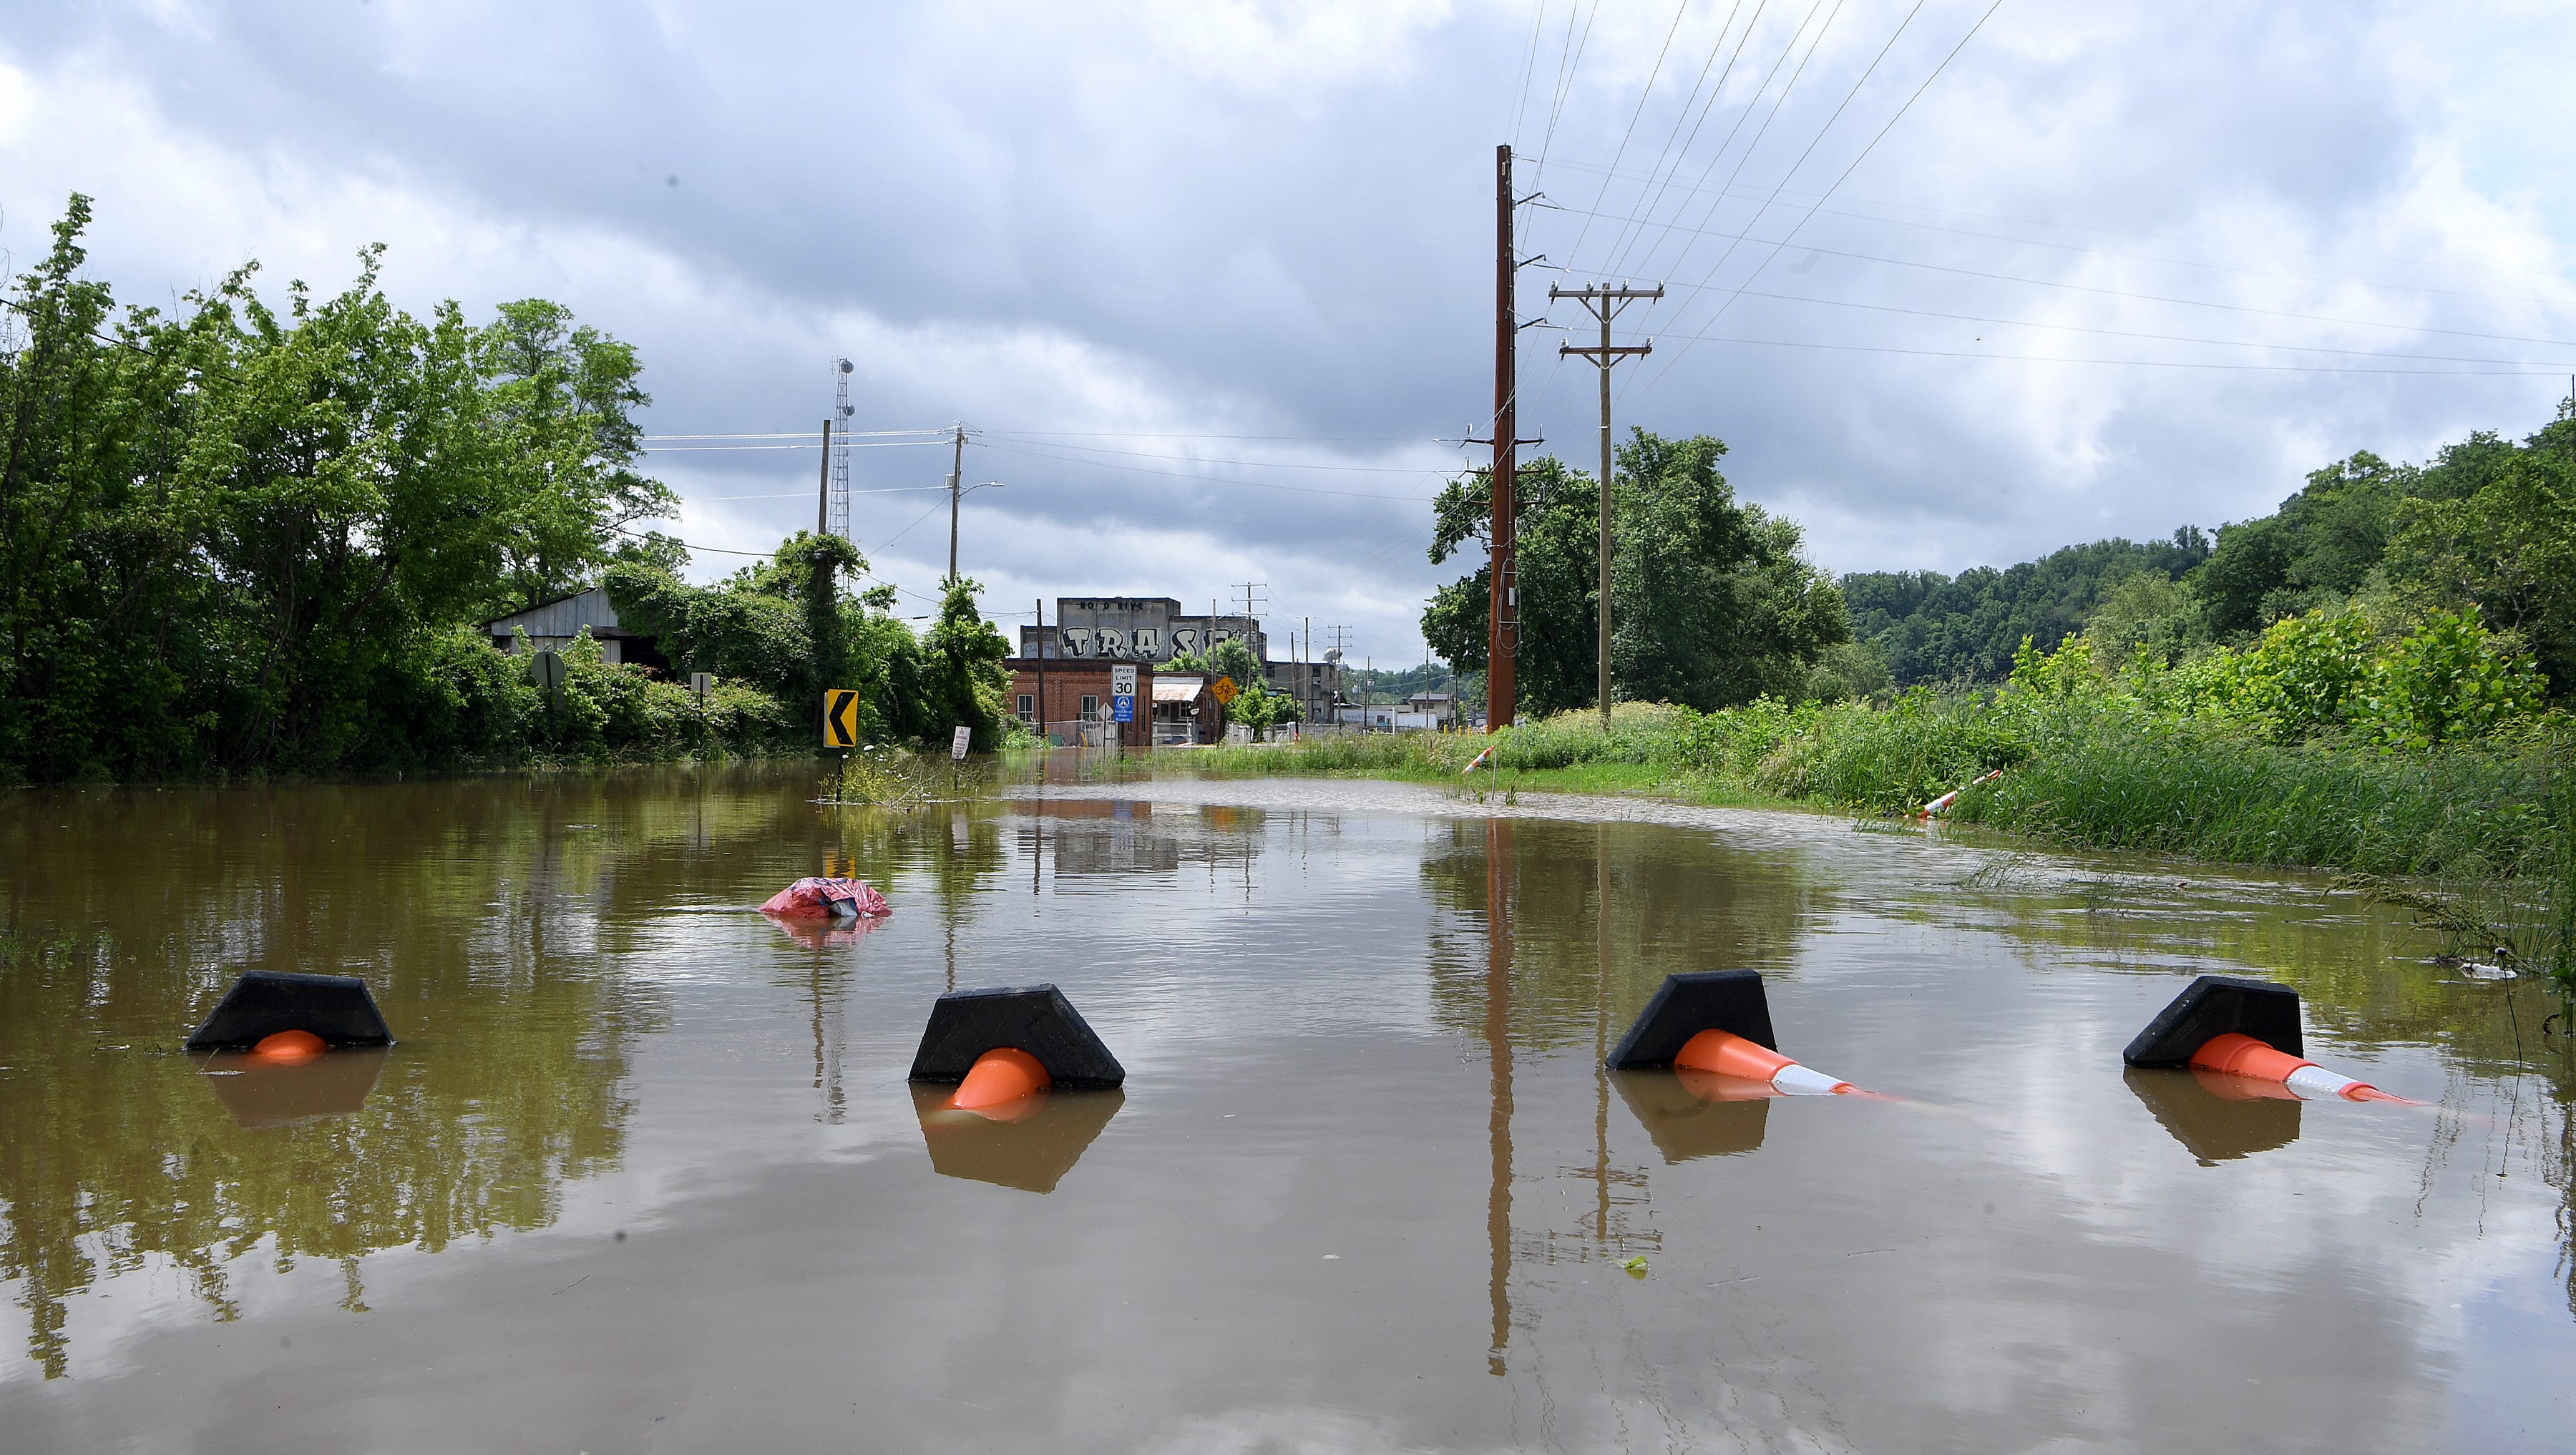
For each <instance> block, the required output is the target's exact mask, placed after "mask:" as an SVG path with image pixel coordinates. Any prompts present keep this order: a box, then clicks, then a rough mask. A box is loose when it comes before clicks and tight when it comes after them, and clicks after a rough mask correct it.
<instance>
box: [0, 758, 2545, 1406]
mask: <svg viewBox="0 0 2576 1455" xmlns="http://www.w3.org/2000/svg"><path fill="white" fill-rule="evenodd" d="M1047 776H1048V777H1049V778H1050V779H1051V780H1053V781H1048V782H1043V783H1039V782H1017V783H1004V784H1000V785H997V786H995V787H993V788H992V789H991V790H990V791H989V792H987V793H986V794H985V795H984V796H981V797H978V798H976V799H974V800H972V801H968V802H961V803H958V804H953V805H946V806H934V807H930V808H923V809H915V810H910V811H880V810H871V809H841V808H825V807H817V806H815V805H813V804H811V803H809V802H808V801H807V800H808V799H809V798H810V797H811V796H812V780H813V770H812V769H811V768H810V767H809V766H805V765H795V764H785V765H760V766H743V767H727V768H705V769H694V770H693V769H660V770H641V771H630V772H619V773H613V774H602V775H598V776H549V777H537V778H519V777H493V778H477V779H466V780H449V781H441V782H431V783H392V784H372V785H342V786H297V787H268V788H225V789H202V790H187V791H158V792H156V791H149V790H136V791H123V790H92V791H76V790H62V791H21V792H15V793H9V794H5V795H0V928H5V930H6V933H7V936H8V939H7V942H6V951H7V954H8V956H9V960H8V961H7V962H6V963H5V964H0V1214H5V1219H4V1220H0V1310H5V1311H0V1450H6V1451H9V1452H13V1455H14V1452H22V1451H56V1450H62V1451H70V1450H84V1451H86V1450H151V1451H159V1450H208V1451H232V1450H385V1451H412V1450H420V1451H430V1450H542V1451H565V1452H572V1451H591V1452H600V1455H607V1452H617V1451H662V1450H712V1449H728V1450H730V1449H742V1450H822V1449H833V1450H866V1451H879V1450H882V1451H916V1450H917V1451H960V1450H991V1449H1009V1448H1017V1449H1032V1450H1035V1449H1043V1450H1047V1451H1132V1450H1150V1451H1254V1450H1260V1451H1308V1450H1314V1451H1324V1450H1333V1451H1343V1450H1362V1451H1373V1450H1387V1451H1394V1450H1406V1451H1411V1450H1469V1451H1479V1450H1549V1451H1594V1450H1655V1451H1665V1450H1711V1451H1739V1450H1742V1451H1757V1450H1781V1451H1791V1450H1794V1451H1804V1452H1836V1451H1869V1452H1882V1451H1883V1452H1924V1451H1963V1452H1968V1451H1974V1452H1986V1451H2077V1450H2166V1449H2181V1450H2200V1449H2227V1448H2244V1449H2263V1450H2320V1451H2325V1450H2331V1451H2337V1452H2360V1451H2383V1450H2384V1451H2419V1450H2457V1451H2511V1450H2564V1449H2567V1448H2569V1447H2570V1445H2571V1444H2576V1386H2571V1382H2570V1380H2569V1378H2568V1375H2569V1372H2570V1371H2571V1370H2576V1318H2571V1313H2570V1266H2569V1244H2570V1217H2569V1207H2570V1202H2569V1171H2570V1168H2569V1161H2570V1155H2569V1154H2570V1147H2571V1143H2570V1140H2569V1138H2570V1132H2569V1120H2568V1106H2569V1099H2570V1083H2571V1077H2570V1073H2569V1066H2570V1061H2569V1057H2568V1052H2567V1047H2568V1040H2567V1037H2566V1036H2565V1035H2563V1034H2558V1035H2555V1036H2554V1037H2545V1036H2544V1028H2543V1024H2542V1023H2543V1020H2544V1018H2545V1017H2546V1016H2547V1015H2548V1013H2549V1009H2550V1007H2549V1004H2548V1002H2547V1000H2546V998H2545V997H2544V996H2543V995H2541V994H2540V993H2539V991H2538V990H2537V988H2535V987H2533V986H2531V985H2529V984H2528V983H2526V982H2510V981H2509V982H2501V983H2481V982H2477V981H2472V980H2467V979H2464V978H2462V977H2461V976H2459V975H2458V974H2457V973H2456V972H2448V971H2443V970H2440V969H2437V968H2434V967H2432V966H2430V965H2428V964H2426V963H2425V961H2424V959H2423V956H2425V955H2426V954H2428V953H2429V952H2430V951H2431V950H2432V949H2433V948H2434V947H2433V946H2432V945H2431V944H2430V943H2429V942H2427V941H2426V940H2424V939H2423V938H2422V936H2421V935H2420V933H2419V932H2417V931H2414V930H2412V929H2411V928H2409V927H2408V926H2407V925H2406V924H2405V923H2404V922H2403V921H2402V919H2401V918H2400V917H2398V916H2395V915H2392V914H2390V913H2388V912H2386V911H2379V910H2371V909H2367V908H2364V907H2362V906H2360V905H2358V904H2357V903H2356V902H2355V901H2354V900H2353V899H2352V898H2351V897H2350V896H2348V895H2339V894H2335V893H2333V892H2331V891H2330V890H2329V888H2328V886H2327V884H2326V882H2325V881H2324V880H2323V879H2321V878H2314V877H2299V876H2262V875H2251V874H2239V873H2218V874H2204V872H2203V871H2202V870H2200V869H2198V868H2196V867H2191V866H2177V865H2173V864H2164V863H2157V862H2152V861H2141V860H2108V859H2085V858H2074V857H2066V856H2055V855H2042V854H2024V853H2013V852H2010V851H2009V850H2007V849H2002V848H1997V847H1991V846H1989V847H1980V846H1977V845H1974V844H1968V843H1961V842H1953V841H1944V840H1941V839H1939V838H1934V837H1926V836H1924V835H1922V834H1920V833H1913V832H1902V831H1899V832H1889V831H1885V830H1884V829H1880V830H1878V831H1865V830H1863V829H1859V828H1856V827H1855V826H1854V825H1852V824H1850V823H1848V822H1846V821H1843V820H1840V819H1835V818H1830V817H1821V816H1805V815H1792V814H1768V813H1753V812H1739V811H1722V810H1693V809H1684V808H1676V807H1670V806H1662V805H1649V804H1643V803H1637V802H1629V801H1607V802H1588V801H1581V800H1542V799H1539V798H1535V797H1527V796H1525V797H1523V798H1522V799H1521V800H1520V801H1519V802H1518V803H1517V804H1516V805H1514V806H1511V807H1509V808H1505V807H1503V806H1501V805H1498V804H1497V805H1482V804H1479V803H1477V802H1476V801H1475V800H1474V799H1472V798H1471V797H1466V796H1462V795H1459V794H1455V793H1451V794H1443V793H1441V792H1439V791H1437V790H1428V789H1421V788H1414V787H1407V786H1403V785H1390V784H1378V783H1360V782H1341V781H1335V782H1307V781H1293V780H1260V781H1238V782H1214V781H1205V780H1198V779H1191V778H1179V777H1167V778H1165V779H1162V780H1160V781H1121V780H1120V779H1118V778H1117V777H1115V776H1095V775H1086V774H1085V773H1083V772H1080V771H1077V770H1076V769H1075V768H1074V766H1073V765H1072V763H1071V760H1070V758H1069V757H1068V756H1066V755H1059V762H1058V763H1056V764H1055V765H1053V766H1052V767H1051V769H1050V772H1049V774H1048V775H1047ZM827 871H837V872H845V873H846V872H855V873H858V874H860V875H864V876H866V877H868V878H870V879H872V880H874V881H875V882H877V883H878V884H879V885H880V886H881V887H883V888H884V889H885V891H886V892H887V894H888V896H889V897H890V898H891V899H892V901H893V903H894V905H895V912H894V914H893V916H892V918H891V919H890V920H888V921H886V922H885V923H884V925H883V927H882V928H879V929H876V930H875V931H873V932H870V933H864V934H853V933H844V934H838V935H830V936H805V937H799V936H797V935H793V934H790V933H788V932H787V931H785V930H782V929H781V928H780V927H779V926H778V925H776V924H773V923H771V922H770V921H768V920H766V919H764V918H762V917H761V916H759V915H758V914H756V913H752V912H751V909H750V907H751V906H752V905H754V904H756V903H758V902H759V901H760V900H761V899H762V898H764V897H766V896H767V895H769V894H770V893H772V892H773V891H775V890H776V889H777V888H779V887H780V886H782V885H783V884H784V883H786V882H787V881H788V880H790V879H792V878H794V877H796V876H799V875H803V874H812V873H818V872H827ZM259 966H265V967H270V968H276V969H286V970H304V971H327V972H341V973H350V974H357V975H363V976H365V977H366V978H367V980H368V981H369V982H370V983H371V984H372V985H373V986H374V988H375V993H376V995H377V997H378V998H379V1000H380V1002H381V1004H382V1006H383V1009H384V1012H385V1015H386V1017H387V1019H388V1020H389V1021H390V1022H391V1024H392V1026H393V1028H394V1032H395V1034H396V1036H397V1037H398V1038H399V1043H398V1044H397V1045H395V1046H394V1047H392V1048H391V1049H390V1050H386V1051H382V1052H377V1053H372V1054H367V1055H354V1054H351V1055H338V1054H335V1055H333V1056H330V1057H326V1058H324V1060H323V1061H322V1062H320V1063H317V1064H316V1065H314V1066H310V1067H302V1068H284V1069H282V1070H280V1069H247V1070H245V1069H243V1068H239V1067H228V1066H224V1065H220V1064H211V1063H201V1062H200V1061H199V1060H197V1059H195V1058H191V1057H189V1056H187V1055H184V1054H182V1053H180V1051H179V1050H178V1046H179V1043H180V1041H181V1040H182V1039H183V1038H184V1037H185V1035H186V1033H187V1031H188V1029H189V1028H190V1027H191V1026H192V1025H193V1023H194V1022H195V1020H196V1019H197V1018H198V1017H199V1016H201V1015H202V1014H203V1013H204V1012H205V1011H206V1010H207V1009H208V1008H209V1007H210V1006H211V1005H212V1003H213V1001H214V1000H215V999H216V998H217V997H218V996H219V995H220V994H221V992H222V990H223V988H224V987H225V986H226V985H227V984H228V983H229V982H230V980H231V978H232V977H233V976H234V975H235V974H236V973H238V972H239V971H241V970H243V969H246V968H251V967H259ZM1718 968H1752V969H1758V970H1760V971H1762V972H1763V973H1764V975H1765V976H1766V977H1767V979H1768V982H1769V991H1770V1001H1771V1011H1772V1017H1773V1020H1774V1022H1775V1024H1776V1025H1777V1027H1778V1032H1779V1037H1780V1043H1781V1046H1782V1049H1783V1050H1785V1051H1787V1052H1788V1053H1789V1054H1791V1055H1793V1056H1796V1057H1798V1058H1799V1059H1801V1060H1802V1061H1805V1062H1806V1063H1808V1064H1810V1065H1812V1066H1815V1067H1818V1068H1819V1069H1822V1070H1826V1071H1830V1072H1832V1073H1834V1074H1836V1075H1839V1076H1843V1077H1847V1078H1850V1079H1851V1080H1852V1081H1854V1082H1856V1083H1858V1084H1860V1085H1861V1086H1863V1087H1867V1088H1870V1089H1872V1090H1875V1091H1879V1092H1883V1093H1886V1094H1887V1097H1888V1099H1884V1100H1867V1099H1859V1098H1852V1097H1831V1098H1798V1099H1782V1100H1771V1101H1738V1102H1725V1101H1719V1102H1703V1101H1700V1100H1697V1099H1696V1098H1695V1097H1694V1096H1693V1095H1692V1094H1691V1093H1690V1092H1689V1090H1688V1089H1687V1088H1684V1087H1683V1086H1682V1085H1681V1084H1680V1083H1679V1081H1678V1080H1676V1079H1675V1078H1674V1077H1672V1076H1669V1075H1646V1074H1622V1075H1619V1076H1615V1077H1613V1076H1605V1075H1604V1074H1603V1073H1601V1072H1600V1071H1599V1070H1597V1069H1596V1068H1597V1067H1598V1064H1599V1060H1600V1057H1601V1054H1602V1052H1603V1050H1604V1048H1605V1047H1606V1046H1607V1045H1608V1044H1609V1043H1611V1042H1614V1041H1616V1039H1617V1038H1618V1035H1619V1033H1620V1032H1621V1031H1622V1030H1623V1029H1624V1028H1625V1026H1626V1023H1627V1021H1628V1020H1629V1018H1631V1017H1632V1016H1634V1015H1635V1013H1636V1012H1637V1010H1638V1008H1639V1007H1640V1006H1641V1005H1642V1004H1643V1003H1644V1002H1645V1000H1646V998H1647V997H1648V996H1649V995H1650V994H1651V993H1652V992H1653V990H1654V988H1655V986H1656V985H1657V984H1658V983H1659V982H1660V981H1661V979H1662V977H1663V976H1664V975H1666V974H1667V973H1669V972H1673V971H1680V970H1699V969H1718ZM2207 971H2226V972H2233V973H2240V974H2251V975H2257V976H2263V977H2266V978H2270V979H2274V980H2278V981H2281V982H2283V983H2286V984H2289V985H2292V986H2294V987H2296V988H2297V989H2298V990H2299V991H2300V993H2301V994H2302V996H2303V997H2304V998H2305V999H2306V1002H2307V1012H2306V1013H2307V1024H2308V1035H2309V1043H2308V1050H2309V1054H2310V1055H2311V1056H2312V1057H2314V1058H2315V1059H2317V1060H2319V1061H2321V1062H2324V1063H2326V1064H2328V1065H2330V1066H2335V1067H2338V1068H2341V1069H2344V1070H2347V1071H2350V1072H2352V1073H2354V1074H2358V1075H2360V1076H2362V1077H2364V1078H2366V1079H2368V1080H2371V1081H2373V1082H2376V1083H2377V1084H2379V1085H2381V1086H2383V1087H2386V1088H2387V1089H2389V1090H2391V1091H2394V1092H2397V1093H2400V1094H2402V1095H2404V1096H2408V1097H2411V1098H2415V1099H2417V1100H2419V1101H2421V1102H2424V1103H2426V1105H2424V1106H2420V1107H2409V1106H2395V1105H2386V1104H2367V1105H2354V1104H2347V1103H2342V1102H2324V1103H2309V1104H2300V1103H2296V1102H2285V1101H2279V1100H2269V1099H2263V1098H2259V1097H2256V1098H2244V1097H2242V1096H2241V1095H2238V1094H2235V1093H2233V1092H2231V1089H2230V1088H2228V1087H2225V1086H2219V1087H2217V1088H2215V1089H2213V1088H2212V1087H2211V1086H2209V1085H2204V1084H2203V1083H2202V1082H2201V1081H2199V1080H2198V1079H2196V1078H2195V1077H2194V1076H2193V1075H2192V1074H2191V1073H2188V1072H2165V1073H2154V1074H2147V1073H2133V1074H2124V1073H2123V1071H2122V1068H2121V1065H2120V1048H2121V1046H2122V1045H2123V1044H2124V1043H2125V1042H2126V1041H2127V1040H2128V1038H2129V1037H2130V1036H2131V1035H2132V1034H2133V1033H2134V1032H2135V1031H2136V1030H2137V1029H2138V1028H2139V1027H2140V1026H2142V1025H2143V1024H2144V1023H2145V1022H2146V1021H2147V1020H2148V1019H2149V1018H2150V1017H2151V1016H2152V1015H2153V1014H2154V1013H2155V1011H2156V1010H2157V1009H2158V1008H2159V1007H2161V1006H2162V1005H2163V1004H2164V1003H2165V1002H2166V1001H2167V1000H2168V999H2169V998H2171V997H2172V996H2173V995H2174V994H2175V993H2176V992H2177V991H2179V990H2180V989H2181V988H2182V987H2183V985H2184V984H2186V983H2187V982H2188V980H2189V979H2190V977H2191V976H2193V975H2195V974H2198V973H2202V972H2207ZM1041 980H1047V981H1053V982H1055V983H1057V984H1058V985H1060V986H1062V987H1063V988H1064V990H1065V991H1066V993H1067V994H1068V995H1070V996H1071V997H1072V999H1073V1001H1074V1003H1075V1004H1076V1005H1078V1006H1079V1007H1080V1008H1081V1010H1082V1012H1083V1013H1084V1014H1085V1015H1086V1016H1087V1017H1088V1018H1089V1020H1090V1022H1091V1024H1092V1025H1093V1027H1094V1028H1095V1029H1096V1030H1097V1031H1098V1032H1099V1033H1100V1035H1101V1036H1102V1037H1103V1038H1104V1039H1105V1040H1106V1041H1107V1042H1108V1044H1109V1045H1110V1047H1111V1049H1112V1050H1113V1051H1114V1052H1115V1053H1116V1054H1117V1056H1118V1057H1119V1058H1120V1059H1121V1060H1122V1061H1123V1062H1124V1063H1125V1065H1126V1067H1127V1072H1128V1076H1127V1083H1126V1087H1125V1089H1124V1091H1123V1092H1121V1093H1058V1094H1055V1095H1053V1096H1052V1097H1050V1098H1049V1100H1048V1102H1047V1103H1046V1104H1045V1105H1044V1106H1043V1107H1042V1108H1041V1109H1040V1110H1039V1112H1038V1114H1037V1115H1036V1116H1034V1117H1032V1118H1030V1119H1028V1120H1026V1121H1023V1122H1018V1123H975V1124H965V1123H961V1122H960V1120H959V1119H958V1117H957V1116H956V1114H953V1113H945V1112H941V1111H940V1110H939V1109H938V1108H937V1106H936V1104H935V1099H930V1098H916V1096H915V1095H914V1093H913V1090H912V1089H911V1088H910V1087H909V1086H908V1085H907V1084H906V1082H905V1080H904V1076H905V1071H906V1069H907V1067H908V1066H909V1064H910V1058H911V1055H912V1051H913V1047H914V1043H915V1041H916V1039H917V1038H918V1036H919V1034H920V1031H921V1028H922V1025H923V1022H924V1020H925V1018H926V1016H927V1014H928V1011H929V1008H930V1004H931V1001H932V1000H933V998H934V997H936V996H937V995H938V994H939V993H940V992H942V991H943V990H946V989H949V988H951V987H952V986H954V987H977V986H986V985H996V984H1022V983H1028V982H1033V981H1041ZM2550 1029H2551V1030H2553V1031H2554V1030H2556V1028H2555V1027H2552V1028H2550ZM226 1071H238V1072H240V1074H235V1075H225V1074H216V1073H221V1072H226ZM1638 1259H1641V1260H1643V1261H1642V1262H1637V1263H1631V1260H1638Z"/></svg>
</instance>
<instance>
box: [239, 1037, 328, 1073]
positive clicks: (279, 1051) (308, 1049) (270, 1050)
mask: <svg viewBox="0 0 2576 1455" xmlns="http://www.w3.org/2000/svg"><path fill="white" fill-rule="evenodd" d="M323 1050H324V1047H323V1045H322V1038H321V1037H320V1036H317V1035H315V1034H313V1033H312V1032H311V1031H279V1032H278V1033H277V1034H276V1035H273V1036H263V1037H261V1038H260V1042H259V1044H258V1045H256V1046H253V1047H251V1048H250V1053H251V1054H252V1055H254V1056H256V1057H258V1058H259V1059H260V1060H262V1061H266V1062H268V1063H269V1064H270V1065H273V1066H300V1065H302V1064H303V1063H305V1062H307V1061H310V1060H312V1059H313V1058H314V1057H316V1056H319V1055H321V1054H322V1052H323Z"/></svg>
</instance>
